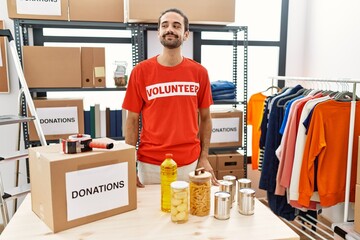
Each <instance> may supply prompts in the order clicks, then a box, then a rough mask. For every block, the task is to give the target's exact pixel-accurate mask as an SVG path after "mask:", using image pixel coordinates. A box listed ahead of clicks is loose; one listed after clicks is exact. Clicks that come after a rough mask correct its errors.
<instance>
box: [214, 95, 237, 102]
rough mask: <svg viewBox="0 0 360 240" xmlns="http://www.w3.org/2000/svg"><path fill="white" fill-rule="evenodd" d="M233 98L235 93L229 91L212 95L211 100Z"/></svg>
mask: <svg viewBox="0 0 360 240" xmlns="http://www.w3.org/2000/svg"><path fill="white" fill-rule="evenodd" d="M229 99H231V100H234V99H235V93H229V94H221V95H215V96H214V95H213V100H214V101H216V100H229Z"/></svg>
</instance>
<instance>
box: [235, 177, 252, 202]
mask: <svg viewBox="0 0 360 240" xmlns="http://www.w3.org/2000/svg"><path fill="white" fill-rule="evenodd" d="M243 188H251V180H250V179H248V178H240V179H238V180H237V189H236V192H237V201H238V203H239V201H240V194H239V191H240V189H243Z"/></svg>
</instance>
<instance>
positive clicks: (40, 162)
mask: <svg viewBox="0 0 360 240" xmlns="http://www.w3.org/2000/svg"><path fill="white" fill-rule="evenodd" d="M94 141H100V142H113V141H112V140H110V139H95V140H94ZM29 158H30V160H29V163H30V181H31V201H32V210H33V212H34V213H35V214H36V215H37V216H38V217H39V218H40V219H41V220H42V221H43V222H44V223H45V224H46V225H47V226H48V227H49V228H50V229H51V230H52V231H53V232H59V231H62V230H65V229H69V228H72V227H76V226H79V225H83V224H86V223H90V222H93V221H97V220H99V219H103V218H107V217H110V216H113V215H116V214H120V213H123V212H127V211H131V210H134V209H136V208H137V196H136V161H135V147H133V146H130V145H127V144H124V143H120V142H115V143H114V148H113V149H110V150H107V149H93V151H90V152H84V153H77V154H64V153H62V152H61V147H60V144H54V145H48V146H42V147H34V148H30V149H29ZM105 189H106V190H105Z"/></svg>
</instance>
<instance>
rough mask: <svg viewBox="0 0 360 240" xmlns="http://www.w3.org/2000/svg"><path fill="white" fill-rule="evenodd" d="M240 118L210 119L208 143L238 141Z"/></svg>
mask: <svg viewBox="0 0 360 240" xmlns="http://www.w3.org/2000/svg"><path fill="white" fill-rule="evenodd" d="M239 126H240V118H238V117H235V118H212V133H211V139H210V143H226V142H238V141H239Z"/></svg>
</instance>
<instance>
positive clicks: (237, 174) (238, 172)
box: [215, 169, 245, 180]
mask: <svg viewBox="0 0 360 240" xmlns="http://www.w3.org/2000/svg"><path fill="white" fill-rule="evenodd" d="M215 175H216V178H217V179H218V180H221V179H223V177H224V176H226V175H232V176H235V177H236V179H239V178H243V177H245V173H244V170H243V169H242V170H240V169H239V170H220V171H215Z"/></svg>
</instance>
